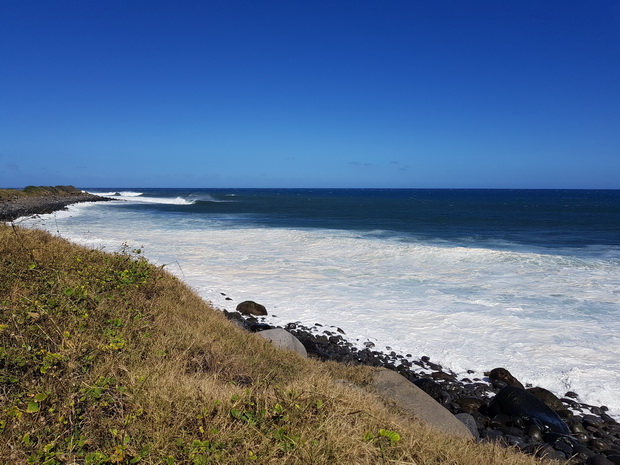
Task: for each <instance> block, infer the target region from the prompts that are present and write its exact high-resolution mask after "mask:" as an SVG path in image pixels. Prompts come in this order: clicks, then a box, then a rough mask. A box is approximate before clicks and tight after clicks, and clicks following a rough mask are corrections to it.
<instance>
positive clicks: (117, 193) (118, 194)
mask: <svg viewBox="0 0 620 465" xmlns="http://www.w3.org/2000/svg"><path fill="white" fill-rule="evenodd" d="M88 193H89V194H94V195H100V196H102V197H139V196H141V195H143V193H142V192H134V191H111V192H93V191H88Z"/></svg>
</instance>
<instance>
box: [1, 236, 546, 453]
mask: <svg viewBox="0 0 620 465" xmlns="http://www.w3.org/2000/svg"><path fill="white" fill-rule="evenodd" d="M0 267H1V268H0V270H1V271H0V273H1V276H0V341H1V345H0V403H1V412H0V436H1V440H0V463H3V464H4V463H6V464H23V463H41V464H48V465H52V464H74V463H76V464H113V463H125V464H130V463H140V464H196V465H199V464H210V463H218V464H245V463H247V464H249V463H262V464H343V463H348V464H369V465H370V464H417V465H422V464H425V465H426V464H463V465H474V464H475V465H478V464H498V465H499V464H502V465H521V464H523V465H526V464H534V463H541V462H537V461H536V460H535V459H533V458H531V457H527V456H524V455H522V454H519V453H516V452H513V451H511V450H507V449H503V448H499V447H497V446H493V445H490V444H486V445H480V444H474V443H472V442H467V441H464V440H457V439H449V438H446V437H443V436H441V435H439V434H438V433H436V432H434V431H433V430H431V429H429V428H428V427H426V426H425V425H423V424H419V423H417V422H415V421H412V420H410V419H407V418H406V417H405V416H402V415H400V414H399V412H397V411H395V410H394V408H393V407H391V406H389V405H385V404H384V403H383V402H382V401H381V399H380V398H378V397H377V396H376V395H374V394H372V393H370V392H367V391H366V390H365V389H364V388H365V386H366V384H367V382H368V380H369V379H370V373H371V371H370V370H371V369H370V368H366V367H351V366H344V365H340V364H336V363H321V362H317V361H315V360H310V359H303V358H301V357H299V356H297V355H296V354H294V353H292V352H287V351H281V350H278V349H275V348H274V347H273V346H272V345H271V344H270V343H268V342H266V341H264V340H263V339H262V338H260V337H258V336H256V335H254V334H250V333H246V332H244V331H242V330H240V329H238V328H237V327H236V326H235V325H234V324H232V323H230V322H229V321H227V320H226V319H225V318H224V316H223V315H222V314H221V313H220V312H218V311H216V310H214V309H212V308H211V307H210V306H209V305H208V304H207V303H205V302H204V301H203V300H201V299H200V298H199V297H198V296H197V295H196V294H195V293H194V292H192V291H191V290H190V289H189V288H188V287H187V286H185V285H184V284H183V283H181V282H180V281H179V280H177V279H176V278H174V277H173V276H172V275H170V274H169V273H167V272H166V271H165V270H163V269H161V268H156V267H153V266H151V265H150V264H148V263H147V262H146V261H145V260H143V259H141V258H140V257H139V255H136V254H135V253H131V252H128V251H124V252H119V253H116V254H108V253H103V252H100V251H96V250H89V249H85V248H82V247H79V246H76V245H72V244H69V243H67V242H66V241H64V240H61V239H59V238H56V237H52V236H51V235H49V234H47V233H44V232H41V231H35V230H23V229H19V228H11V227H8V226H0ZM337 380H347V381H348V382H349V383H352V384H355V385H356V386H358V388H351V387H349V385H347V384H346V383H341V382H337Z"/></svg>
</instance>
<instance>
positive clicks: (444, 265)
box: [21, 188, 620, 418]
mask: <svg viewBox="0 0 620 465" xmlns="http://www.w3.org/2000/svg"><path fill="white" fill-rule="evenodd" d="M86 190H88V191H89V192H93V193H95V194H101V195H106V196H113V197H115V198H118V199H119V200H121V201H118V202H105V203H92V204H79V205H74V206H72V207H70V208H69V210H68V211H63V212H57V213H54V214H51V215H43V216H41V217H38V218H32V219H22V220H21V224H22V225H26V226H36V227H41V228H44V229H47V230H49V231H51V232H52V233H54V234H59V235H60V236H62V237H65V238H68V239H70V240H72V241H74V242H78V243H81V244H85V245H89V246H92V247H97V248H102V247H103V248H105V249H106V250H108V251H117V250H119V249H120V248H121V247H123V244H126V245H127V246H129V247H130V248H140V249H142V251H143V253H144V254H145V256H146V257H147V258H148V259H149V260H150V261H151V262H153V263H155V264H157V265H165V267H166V269H168V270H169V271H171V272H172V273H174V274H176V275H177V276H179V277H180V278H182V279H183V280H184V281H185V282H187V283H188V284H189V285H190V286H191V287H192V288H194V289H195V290H196V291H197V292H198V293H199V294H200V295H201V296H203V297H204V298H205V299H206V300H208V301H210V302H212V303H213V305H214V306H216V307H218V308H221V309H228V310H234V309H235V307H236V305H237V304H238V303H239V302H242V301H244V300H255V301H257V302H259V303H262V304H263V305H265V306H266V307H267V309H268V311H269V313H270V315H271V316H270V317H269V320H268V321H270V322H273V323H276V324H284V323H287V322H295V321H299V322H301V323H303V324H305V325H308V326H312V325H314V324H315V323H320V324H321V325H323V326H322V327H317V328H319V330H323V329H328V330H329V329H331V330H333V329H334V328H331V326H333V327H339V328H341V329H342V330H344V331H345V333H346V337H347V338H348V339H349V340H350V341H352V342H354V343H356V344H358V345H359V346H360V347H363V345H364V343H368V342H372V343H374V344H375V346H376V348H377V349H378V350H382V351H392V350H394V351H396V352H397V353H401V354H403V355H405V354H411V355H412V356H413V358H419V357H421V356H423V355H427V356H429V357H431V360H433V361H434V362H435V363H440V364H442V365H443V367H444V369H448V370H452V371H454V372H455V373H457V374H459V376H461V377H465V376H467V377H470V378H471V377H475V376H479V377H483V373H484V372H485V371H488V370H491V369H492V368H495V367H505V368H507V369H508V370H510V371H511V372H512V373H513V374H514V375H515V376H516V377H517V378H518V379H520V380H521V381H522V382H523V383H529V384H532V385H537V386H542V387H545V388H547V389H550V390H552V391H553V392H555V393H556V394H558V395H563V394H564V393H566V392H567V391H575V392H577V393H578V394H579V395H580V399H579V400H580V401H582V402H585V403H589V404H593V405H606V406H608V407H609V408H610V409H611V413H612V414H613V415H614V416H615V417H616V418H618V417H620V376H619V375H620V191H617V190H601V191H593V190H452V189H397V190H392V189H333V190H332V189H137V188H127V189H86ZM227 297H228V298H230V299H232V300H226V298H227ZM468 371H473V373H471V372H470V373H468Z"/></svg>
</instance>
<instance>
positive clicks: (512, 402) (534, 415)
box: [488, 386, 570, 434]
mask: <svg viewBox="0 0 620 465" xmlns="http://www.w3.org/2000/svg"><path fill="white" fill-rule="evenodd" d="M488 411H489V412H490V413H495V414H497V413H505V414H507V415H511V416H519V417H521V418H523V420H524V421H525V422H526V423H527V424H535V425H538V426H540V427H541V428H543V430H550V431H553V432H556V433H561V434H569V433H570V430H569V429H568V426H566V423H564V421H562V419H561V418H560V417H559V416H558V414H557V413H555V412H554V411H553V410H551V409H550V408H549V407H548V406H547V404H545V403H544V402H543V401H542V400H540V399H539V398H538V397H536V396H534V395H532V394H529V393H527V392H526V391H525V390H524V389H521V388H518V387H514V386H506V387H505V388H503V389H502V390H500V391H499V392H498V393H497V395H496V396H495V397H494V398H493V400H492V401H491V403H490V404H489V408H488Z"/></svg>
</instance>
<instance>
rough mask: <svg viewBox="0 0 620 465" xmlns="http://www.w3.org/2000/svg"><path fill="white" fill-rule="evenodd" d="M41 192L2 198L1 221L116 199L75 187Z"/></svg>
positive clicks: (43, 189) (44, 189) (0, 199)
mask: <svg viewBox="0 0 620 465" xmlns="http://www.w3.org/2000/svg"><path fill="white" fill-rule="evenodd" d="M41 191H42V192H41V194H37V195H19V194H20V193H21V192H20V191H16V192H15V195H11V196H8V197H5V198H0V222H5V223H8V222H11V221H15V220H16V219H17V218H20V217H22V216H30V215H41V214H45V213H52V212H54V211H58V210H63V209H65V208H66V207H67V206H69V205H72V204H75V203H81V202H106V201H112V200H115V199H110V198H107V197H100V196H98V195H94V194H89V193H88V192H83V191H81V190H79V189H76V188H75V187H71V186H67V187H64V186H63V187H62V188H41Z"/></svg>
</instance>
